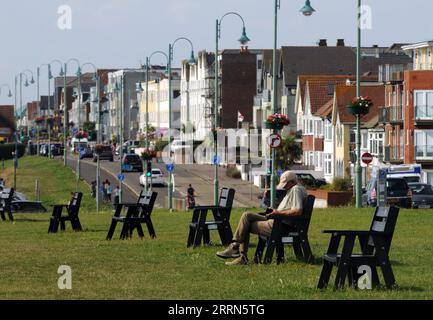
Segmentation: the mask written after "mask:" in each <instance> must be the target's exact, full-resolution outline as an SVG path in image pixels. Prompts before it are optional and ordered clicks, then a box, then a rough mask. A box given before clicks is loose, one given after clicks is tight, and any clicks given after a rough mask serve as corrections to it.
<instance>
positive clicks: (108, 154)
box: [93, 145, 114, 162]
mask: <svg viewBox="0 0 433 320" xmlns="http://www.w3.org/2000/svg"><path fill="white" fill-rule="evenodd" d="M99 160H108V161H110V162H113V161H114V154H113V150H112V148H111V146H110V145H106V146H103V148H102V152H101V154H100V155H99ZM97 161H98V155H97V154H96V153H95V150H93V162H97Z"/></svg>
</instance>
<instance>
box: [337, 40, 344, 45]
mask: <svg viewBox="0 0 433 320" xmlns="http://www.w3.org/2000/svg"><path fill="white" fill-rule="evenodd" d="M344 46H345V44H344V39H337V47H344Z"/></svg>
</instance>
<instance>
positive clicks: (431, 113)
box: [414, 91, 433, 119]
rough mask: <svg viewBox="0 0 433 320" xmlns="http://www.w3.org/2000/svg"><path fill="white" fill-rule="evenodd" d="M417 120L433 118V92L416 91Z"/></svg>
mask: <svg viewBox="0 0 433 320" xmlns="http://www.w3.org/2000/svg"><path fill="white" fill-rule="evenodd" d="M414 96H415V101H414V105H415V118H416V119H431V118H433V91H415V93H414Z"/></svg>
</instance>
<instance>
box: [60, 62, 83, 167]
mask: <svg viewBox="0 0 433 320" xmlns="http://www.w3.org/2000/svg"><path fill="white" fill-rule="evenodd" d="M71 62H75V63H76V64H77V74H78V72H79V73H80V74H81V70H80V61H78V60H77V59H75V58H72V59H69V60H68V61H67V62H65V64H64V66H63V119H64V120H63V121H64V125H63V145H64V150H63V152H64V155H63V159H64V165H65V167H66V166H67V165H68V162H67V157H68V131H69V130H68V126H69V113H68V103H67V90H66V89H67V88H66V76H67V74H68V65H69V63H71ZM78 82H80V78H78ZM80 90H81V89H80V83H79V84H78V91H80Z"/></svg>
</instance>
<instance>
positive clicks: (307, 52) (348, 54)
mask: <svg viewBox="0 0 433 320" xmlns="http://www.w3.org/2000/svg"><path fill="white" fill-rule="evenodd" d="M281 50H282V59H281V65H282V72H283V76H284V81H285V85H286V86H296V83H297V80H298V76H299V75H329V74H332V75H352V74H355V72H356V54H355V52H354V51H353V50H352V48H351V47H342V46H341V47H319V46H317V47H316V46H314V47H311V46H310V47H282V49H281Z"/></svg>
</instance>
